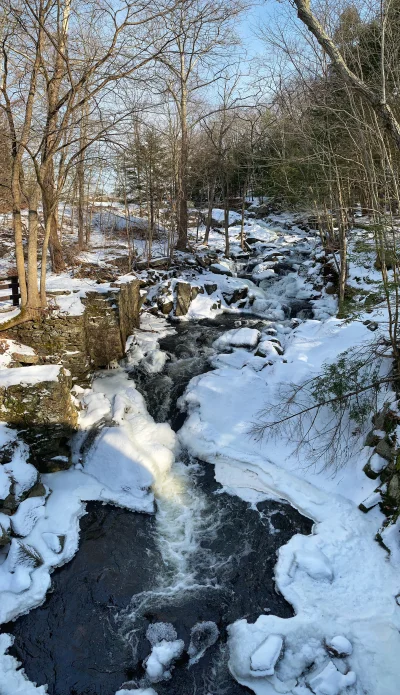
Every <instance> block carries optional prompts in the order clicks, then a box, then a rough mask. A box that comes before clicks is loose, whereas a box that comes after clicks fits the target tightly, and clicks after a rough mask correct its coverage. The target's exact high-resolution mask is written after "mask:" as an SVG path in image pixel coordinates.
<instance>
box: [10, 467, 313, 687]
mask: <svg viewBox="0 0 400 695" xmlns="http://www.w3.org/2000/svg"><path fill="white" fill-rule="evenodd" d="M194 478H195V486H197V488H198V492H199V494H202V495H204V496H205V497H206V499H207V512H206V513H207V518H208V519H209V520H210V526H209V528H205V529H204V532H203V536H202V539H201V542H200V546H199V549H198V551H197V553H195V555H194V557H193V559H192V564H193V567H191V568H190V569H191V570H192V571H193V575H194V581H193V586H192V587H188V588H186V589H184V590H182V591H177V592H175V593H173V594H172V595H168V587H167V589H165V588H164V589H163V588H162V586H161V588H160V581H159V578H160V577H162V576H163V574H164V573H165V570H166V568H165V567H164V566H163V557H162V554H161V552H160V548H159V544H158V543H157V528H156V519H155V517H153V516H147V515H144V514H135V513H131V512H129V511H125V510H123V509H118V508H115V507H110V506H108V505H101V504H100V503H90V504H88V514H87V515H86V516H84V517H83V518H82V520H81V542H80V547H79V552H78V553H77V554H76V556H75V557H74V558H73V560H72V561H71V562H70V563H68V564H67V565H65V566H64V567H62V568H60V569H58V570H56V571H55V572H54V574H53V576H52V593H51V594H50V595H49V596H48V599H47V601H46V603H45V604H44V605H43V606H41V607H40V608H37V609H35V610H34V611H31V612H30V613H29V614H28V615H26V616H23V617H21V618H19V619H18V620H17V621H16V622H15V623H14V624H13V625H12V626H11V625H9V626H6V627H7V629H10V631H11V632H12V633H13V634H14V635H15V638H16V639H15V646H14V654H16V656H17V657H18V658H19V659H20V660H21V661H22V662H23V665H24V667H25V670H26V672H27V674H28V676H29V678H30V679H31V680H33V681H36V682H37V683H38V684H40V685H41V684H44V683H48V685H49V693H50V695H113V694H114V692H115V691H116V690H117V689H118V688H119V687H120V686H121V684H122V683H123V682H126V681H129V682H130V684H131V685H132V686H133V684H136V685H138V686H139V684H142V685H145V682H144V681H142V679H143V676H144V669H143V666H142V661H143V660H144V659H145V658H146V656H147V655H148V654H149V652H150V644H149V642H148V641H147V639H146V637H145V633H146V629H147V627H148V625H149V624H150V623H152V622H157V621H162V622H168V623H172V624H173V625H174V627H175V629H176V631H177V633H178V638H181V639H183V640H184V641H185V647H186V648H187V647H188V644H189V641H190V630H191V628H192V627H193V626H194V625H195V624H196V623H198V622H201V621H206V620H211V621H213V622H215V623H216V624H217V626H218V629H219V631H220V639H219V640H218V642H217V643H216V644H215V645H214V646H213V647H211V648H210V649H208V650H207V651H206V653H205V656H204V657H203V658H202V659H201V660H200V661H199V662H198V663H197V664H195V665H194V666H191V667H190V668H188V662H187V656H186V657H185V653H184V657H183V658H182V659H181V660H180V661H178V662H177V664H176V667H175V669H174V671H173V674H172V679H171V680H170V681H164V682H161V683H157V684H155V685H154V688H155V690H156V692H157V693H158V695H163V694H164V693H171V694H172V693H173V694H174V695H190V694H191V693H196V695H206V694H207V693H211V694H212V695H214V694H215V695H224V694H225V693H226V695H228V694H229V695H239V694H240V693H246V692H248V691H247V689H246V688H244V687H242V686H240V685H238V684H237V683H236V682H235V681H233V679H232V678H231V676H230V674H229V672H228V670H227V666H226V663H227V658H228V654H227V649H226V644H225V643H226V626H227V625H228V624H229V623H231V622H233V621H234V620H237V619H238V618H242V617H245V618H247V619H248V620H250V621H254V620H255V619H256V618H257V617H258V615H260V614H261V613H265V612H269V611H270V612H271V613H273V614H276V615H280V616H282V617H290V616H291V615H293V612H292V609H291V607H290V606H289V604H287V603H286V601H285V600H284V599H283V597H282V596H281V595H280V594H279V593H277V592H276V589H275V584H274V580H273V572H274V565H275V563H276V551H277V549H278V548H279V547H280V546H281V545H283V544H284V543H286V542H287V541H288V540H289V538H291V536H292V535H293V534H294V533H310V530H311V522H310V521H308V520H307V519H305V518H304V517H302V516H301V515H300V514H299V513H298V512H296V511H295V510H294V509H292V508H291V507H290V506H288V505H287V504H284V503H279V502H272V501H265V502H262V503H259V504H258V505H257V509H253V508H251V507H250V506H249V505H248V504H247V503H246V502H243V501H242V500H240V499H239V498H236V497H232V496H229V495H227V494H225V493H222V494H221V493H220V492H219V486H218V484H216V483H215V481H214V479H213V467H212V466H210V465H207V464H202V465H200V466H199V470H198V472H197V473H196V474H195V475H194ZM214 522H215V523H214ZM200 575H203V576H200ZM197 584H199V585H200V587H199V586H196V585H197ZM201 584H203V586H201ZM161 585H162V583H161ZM132 597H134V598H133V601H132ZM135 597H136V598H135Z"/></svg>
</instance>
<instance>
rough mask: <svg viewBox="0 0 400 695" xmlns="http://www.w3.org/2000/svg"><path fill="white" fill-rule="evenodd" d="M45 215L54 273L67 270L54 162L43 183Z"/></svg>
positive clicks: (49, 167) (48, 169)
mask: <svg viewBox="0 0 400 695" xmlns="http://www.w3.org/2000/svg"><path fill="white" fill-rule="evenodd" d="M42 201H43V216H44V223H45V227H47V225H48V223H49V225H50V239H49V245H50V257H51V267H52V270H53V272H54V273H60V272H62V271H63V270H65V263H64V258H63V252H62V245H61V242H60V239H59V237H58V213H57V203H56V191H55V185H54V167H53V163H52V162H50V164H49V165H48V167H47V171H46V173H45V175H44V178H43V184H42Z"/></svg>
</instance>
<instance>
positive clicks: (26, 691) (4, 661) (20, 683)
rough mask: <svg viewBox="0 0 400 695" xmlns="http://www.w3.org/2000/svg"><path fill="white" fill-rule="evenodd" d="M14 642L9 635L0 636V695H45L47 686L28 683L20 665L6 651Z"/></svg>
mask: <svg viewBox="0 0 400 695" xmlns="http://www.w3.org/2000/svg"><path fill="white" fill-rule="evenodd" d="M13 642H14V638H13V637H11V635H6V634H0V677H1V680H0V692H1V695H46V693H47V686H46V685H41V686H39V687H36V685H34V684H33V683H31V682H30V681H28V679H27V677H26V675H25V671H24V670H23V669H20V668H19V666H20V663H19V662H18V661H17V659H15V658H14V657H13V656H10V655H9V654H7V653H6V652H7V650H8V649H9V647H11V645H12V644H13Z"/></svg>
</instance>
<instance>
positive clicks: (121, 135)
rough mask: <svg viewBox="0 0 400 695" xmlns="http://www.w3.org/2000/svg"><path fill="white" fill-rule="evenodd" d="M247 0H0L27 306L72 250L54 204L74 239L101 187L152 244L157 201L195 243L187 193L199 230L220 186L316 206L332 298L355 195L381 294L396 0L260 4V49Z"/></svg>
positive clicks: (8, 164)
mask: <svg viewBox="0 0 400 695" xmlns="http://www.w3.org/2000/svg"><path fill="white" fill-rule="evenodd" d="M247 10H248V6H247V5H246V3H244V2H241V1H239V0H229V1H225V0H221V1H220V2H218V3H209V2H207V0H180V1H178V2H173V1H172V0H163V1H162V2H160V3H158V4H157V5H152V6H151V7H150V5H148V4H147V3H146V2H141V3H130V2H127V1H126V0H124V1H122V2H119V3H117V4H115V5H113V6H112V7H110V6H108V4H106V3H103V2H102V0H96V2H94V3H92V4H91V5H90V6H85V5H81V3H79V2H76V3H74V2H71V0H65V1H62V0H57V2H54V1H53V2H44V0H40V2H31V1H29V2H28V1H26V0H21V1H19V2H18V3H17V4H14V3H10V2H2V3H1V46H2V69H1V103H0V107H1V111H2V130H1V138H2V139H1V146H2V152H3V153H4V181H3V182H2V192H3V196H5V198H4V199H6V200H7V201H9V202H8V205H10V204H12V209H13V225H14V236H15V249H16V265H17V271H18V276H19V282H20V288H21V306H22V307H23V308H24V309H26V310H27V311H35V310H40V309H43V308H45V307H46V291H45V284H46V269H47V262H48V255H49V260H50V262H51V269H52V270H53V271H54V272H59V271H62V270H63V269H64V268H65V267H66V266H65V263H66V261H65V257H64V256H65V252H64V249H63V242H62V229H61V227H62V224H61V223H60V219H59V216H60V205H61V204H62V203H63V204H64V205H65V203H66V202H68V204H71V205H72V207H73V208H74V209H75V210H76V214H75V219H76V224H77V229H78V250H83V249H84V248H85V246H86V245H87V242H88V240H89V237H90V216H89V207H90V201H91V200H93V199H94V198H95V197H96V191H97V194H98V192H99V190H102V191H103V194H104V193H105V194H107V195H108V196H110V195H111V196H114V197H115V198H116V199H118V197H119V200H120V201H121V202H124V205H125V208H126V216H127V218H128V222H127V230H128V228H129V216H130V212H129V205H130V204H133V205H134V206H138V208H139V215H145V216H146V217H147V219H148V258H151V248H152V243H151V239H152V237H153V235H154V231H155V225H156V224H161V217H162V218H163V221H162V225H163V226H164V227H166V228H168V235H169V242H168V249H167V254H168V255H171V254H173V253H174V249H178V250H181V251H182V250H183V251H184V250H185V249H186V248H187V246H188V227H189V224H192V222H189V219H191V218H190V214H191V213H190V210H193V209H194V210H198V211H199V212H198V213H196V214H197V215H198V216H199V215H200V214H201V215H203V217H202V219H205V222H206V231H205V238H204V241H205V243H207V241H208V236H209V231H210V228H211V223H212V209H213V205H214V204H217V203H218V205H220V206H222V207H223V208H225V209H226V210H227V209H228V207H229V205H228V201H229V200H233V199H235V200H236V205H237V206H238V208H242V209H243V210H244V207H245V204H246V196H249V195H250V196H254V195H261V196H267V197H268V199H269V200H270V201H272V202H273V204H280V205H281V206H282V205H286V206H291V207H292V208H293V209H299V210H306V209H311V210H313V211H314V214H315V219H316V223H315V224H316V226H317V227H318V229H319V231H320V235H321V238H322V241H323V243H324V247H325V250H326V253H327V256H329V257H330V258H331V260H332V264H333V266H334V268H335V271H336V272H337V274H338V292H339V299H340V306H341V308H342V310H344V307H345V304H346V299H347V295H346V278H347V273H348V236H349V230H350V228H351V225H352V224H353V222H354V213H355V212H356V210H358V209H359V210H361V211H364V212H367V213H368V214H369V215H370V217H371V223H372V224H373V225H374V229H375V246H376V253H377V256H378V258H379V264H380V266H381V270H382V282H383V285H384V288H385V289H384V291H385V293H386V296H387V299H388V304H389V305H390V301H389V296H391V292H390V291H389V288H388V280H387V259H388V256H390V258H391V264H392V265H393V264H394V267H395V271H394V272H395V274H396V277H397V274H398V265H397V250H396V234H395V233H394V230H393V220H392V216H393V214H395V213H397V211H398V207H399V190H398V180H399V156H400V155H399V149H400V134H399V133H400V131H399V115H398V114H399V103H398V101H399V99H398V83H399V67H398V65H399V61H398V57H399V56H398V52H399V48H398V46H399V41H398V38H399V21H398V20H399V8H398V3H397V2H396V1H395V0H387V1H386V2H382V3H381V4H380V5H379V6H374V5H368V6H367V5H364V4H363V3H359V4H358V5H357V4H355V3H348V4H343V5H342V6H340V7H338V6H333V4H332V3H329V2H327V3H325V4H324V5H323V4H321V3H319V4H315V5H314V3H311V4H310V3H309V2H303V0H299V1H298V2H297V0H296V2H294V3H293V6H291V4H290V3H287V4H284V5H283V7H282V9H280V11H279V13H278V14H277V17H276V19H275V20H274V21H272V22H269V23H268V26H266V25H263V21H262V19H261V25H260V27H259V29H258V37H259V39H258V40H259V42H260V46H261V49H260V53H259V57H257V56H256V57H255V56H246V54H245V52H244V51H245V48H246V45H245V44H243V41H241V37H240V36H239V34H238V33H237V32H236V31H235V25H236V24H237V21H238V19H239V18H240V17H241V16H244V13H245V12H246V11H247ZM296 15H297V16H296ZM261 17H262V13H261ZM263 52H264V56H263ZM105 162H106V163H107V164H106V168H108V171H109V172H110V171H111V170H112V173H111V176H109V179H110V180H109V182H108V183H107V184H105V181H104V179H105V174H104V163H105ZM240 200H241V201H242V204H241V203H240ZM358 206H359V207H358ZM26 209H29V215H28V220H27V223H25V222H23V221H22V217H21V215H22V211H23V210H26ZM201 210H203V211H204V210H206V212H201ZM227 229H228V216H227V213H226V221H225V231H226V230H227ZM128 233H129V232H128ZM225 252H226V255H227V256H229V240H228V234H227V231H226V249H225ZM133 259H134V240H132V258H131V260H132V261H133ZM38 275H39V277H38ZM389 310H391V307H390V306H389ZM394 313H395V315H393V311H392V324H393V325H392V326H391V334H392V336H393V340H392V342H393V349H394V350H396V351H397V347H396V340H395V338H394V336H395V334H396V332H397V313H398V312H397V309H396V310H395V312H394Z"/></svg>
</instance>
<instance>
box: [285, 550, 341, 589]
mask: <svg viewBox="0 0 400 695" xmlns="http://www.w3.org/2000/svg"><path fill="white" fill-rule="evenodd" d="M294 561H295V564H296V566H297V567H298V568H299V569H300V570H303V571H304V572H306V573H307V574H308V575H309V576H310V577H311V578H312V579H316V580H321V579H322V580H327V581H329V582H331V581H332V579H333V570H332V567H331V564H330V562H329V560H328V558H327V557H326V555H325V554H324V553H323V552H322V550H319V549H318V548H313V549H310V548H307V549H304V550H297V551H296V552H295V554H294Z"/></svg>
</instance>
